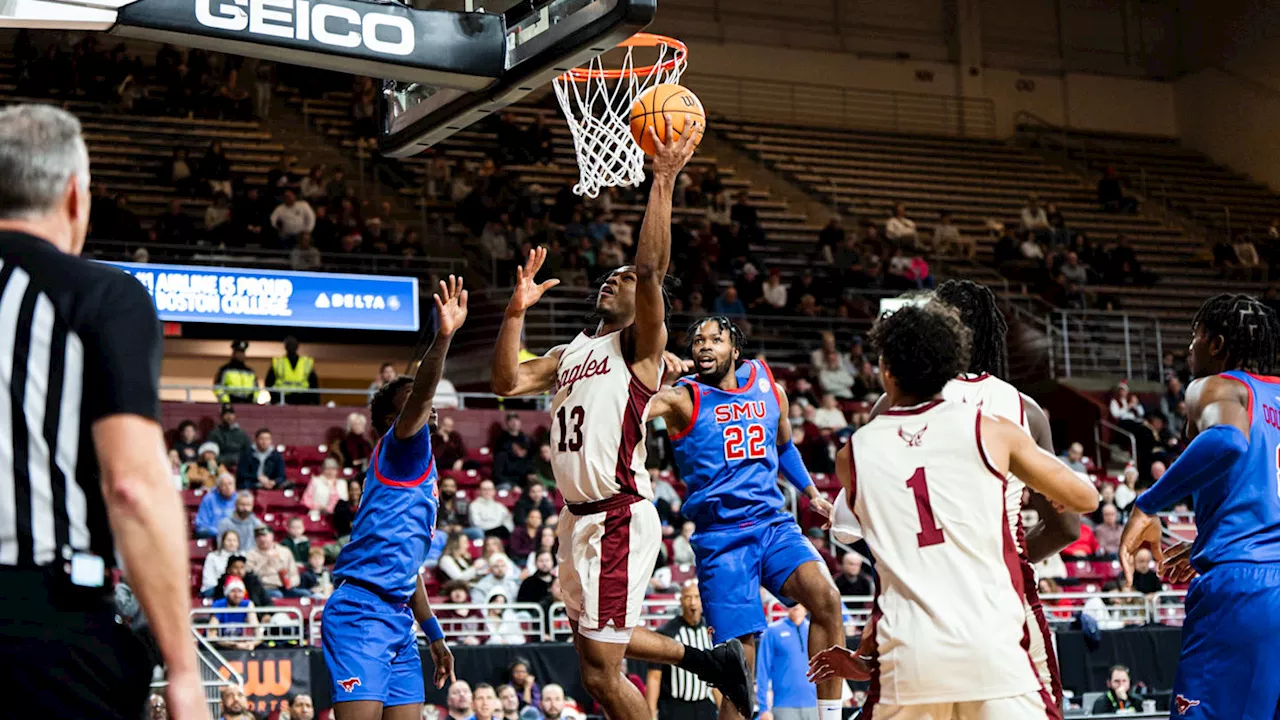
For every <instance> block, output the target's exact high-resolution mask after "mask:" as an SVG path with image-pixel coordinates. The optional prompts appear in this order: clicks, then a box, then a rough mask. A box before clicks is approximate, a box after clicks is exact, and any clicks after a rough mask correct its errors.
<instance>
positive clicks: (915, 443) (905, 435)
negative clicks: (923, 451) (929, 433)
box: [898, 425, 929, 447]
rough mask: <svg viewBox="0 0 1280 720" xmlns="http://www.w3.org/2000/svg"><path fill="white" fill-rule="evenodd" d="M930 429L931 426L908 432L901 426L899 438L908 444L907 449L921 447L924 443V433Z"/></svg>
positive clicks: (899, 427)
mask: <svg viewBox="0 0 1280 720" xmlns="http://www.w3.org/2000/svg"><path fill="white" fill-rule="evenodd" d="M928 429H929V426H928V425H925V426H924V427H922V428H920V429H919V430H917V431H915V432H907V431H906V430H905V429H904V428H903V427H902V426H901V425H899V426H898V437H900V438H902V442H904V443H906V444H907V447H920V444H921V443H923V442H924V431H925V430H928Z"/></svg>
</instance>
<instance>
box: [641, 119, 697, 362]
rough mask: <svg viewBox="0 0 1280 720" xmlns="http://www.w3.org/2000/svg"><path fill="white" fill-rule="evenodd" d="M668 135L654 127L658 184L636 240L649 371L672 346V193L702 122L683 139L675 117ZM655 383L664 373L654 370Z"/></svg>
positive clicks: (643, 346) (643, 339)
mask: <svg viewBox="0 0 1280 720" xmlns="http://www.w3.org/2000/svg"><path fill="white" fill-rule="evenodd" d="M666 128H667V130H666V137H665V138H659V137H658V136H657V134H656V133H655V132H654V130H653V128H650V129H649V134H650V137H651V138H652V140H653V146H654V148H656V151H655V153H654V155H653V186H652V187H651V188H650V189H649V205H648V207H647V208H646V209H645V213H644V223H643V224H641V226H640V242H639V244H637V246H636V322H635V330H634V334H635V335H634V340H635V357H634V359H633V365H640V366H641V367H640V368H636V369H637V370H639V371H641V372H647V369H646V368H645V367H644V366H646V365H650V364H655V365H656V363H657V362H658V360H659V359H660V357H661V355H662V351H663V350H664V349H665V348H666V347H667V310H666V303H665V302H664V300H663V298H662V282H663V279H664V278H665V277H666V276H667V268H668V267H669V266H670V265H671V195H672V193H674V192H675V186H676V177H677V176H678V175H679V174H680V171H681V170H682V169H684V166H685V164H686V163H688V162H689V158H691V157H693V151H694V149H695V148H696V147H697V139H698V138H699V137H700V135H701V128H699V127H698V124H697V123H696V122H695V123H693V125H692V127H690V128H689V129H688V130H687V131H686V132H685V133H684V134H683V135H682V136H681V137H680V138H679V139H673V138H672V135H671V121H670V120H669V119H668V121H667V124H666ZM653 377H654V379H653V380H652V382H653V383H655V384H656V383H658V382H660V381H661V378H659V377H656V375H654V376H653Z"/></svg>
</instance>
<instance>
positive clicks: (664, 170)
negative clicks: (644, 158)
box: [646, 114, 702, 180]
mask: <svg viewBox="0 0 1280 720" xmlns="http://www.w3.org/2000/svg"><path fill="white" fill-rule="evenodd" d="M662 119H663V120H665V121H666V122H665V123H664V125H665V129H664V132H663V135H664V136H663V137H661V138H660V137H658V132H657V131H656V130H654V129H653V125H650V126H649V129H648V130H646V132H648V133H649V139H650V140H651V141H652V142H653V148H654V152H653V174H654V176H655V177H657V176H665V177H668V178H671V179H673V180H674V179H675V177H676V175H678V174H679V173H680V171H681V170H682V169H684V166H685V165H686V164H688V162H689V158H691V157H693V151H694V150H696V149H697V148H698V141H699V140H701V139H702V125H701V124H699V123H698V121H696V120H693V119H689V120H687V121H686V122H685V127H684V132H682V133H681V134H680V137H679V138H674V137H673V136H672V131H671V115H670V114H663V116H662Z"/></svg>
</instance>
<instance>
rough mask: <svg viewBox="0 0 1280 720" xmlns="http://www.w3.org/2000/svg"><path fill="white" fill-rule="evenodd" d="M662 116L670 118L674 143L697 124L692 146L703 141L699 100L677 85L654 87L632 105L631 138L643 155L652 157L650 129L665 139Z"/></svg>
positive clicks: (704, 122)
mask: <svg viewBox="0 0 1280 720" xmlns="http://www.w3.org/2000/svg"><path fill="white" fill-rule="evenodd" d="M664 115H669V116H670V117H671V137H672V139H673V140H674V139H676V138H679V137H680V135H681V134H682V133H683V132H684V129H685V128H686V127H688V125H689V123H691V122H693V121H695V120H696V121H697V122H698V125H700V126H701V127H699V129H698V137H697V138H695V139H694V144H695V145H696V144H697V143H699V142H701V141H702V133H703V131H704V130H706V128H707V113H706V111H705V110H703V109H702V101H701V100H699V99H698V96H697V95H694V94H693V93H692V92H690V91H689V89H688V88H686V87H682V86H680V85H671V84H663V85H655V86H653V87H651V88H649V89H648V90H646V91H644V93H642V94H641V95H640V97H638V98H636V101H635V102H634V103H633V104H632V105H631V137H633V138H635V140H636V143H637V144H638V145H640V149H642V150H644V153H645V154H646V155H653V153H654V147H653V138H652V137H650V136H649V128H653V130H654V132H655V133H657V135H658V138H659V139H661V138H663V137H665V136H666V132H667V123H666V120H665V119H664Z"/></svg>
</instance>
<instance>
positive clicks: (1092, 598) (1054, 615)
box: [1040, 592, 1151, 630]
mask: <svg viewBox="0 0 1280 720" xmlns="http://www.w3.org/2000/svg"><path fill="white" fill-rule="evenodd" d="M1040 602H1041V604H1043V605H1044V615H1045V620H1047V621H1048V622H1049V626H1050V627H1059V628H1061V627H1066V626H1069V625H1070V624H1071V623H1072V622H1074V621H1075V617H1076V614H1077V613H1084V614H1086V615H1089V616H1090V617H1092V618H1093V619H1094V620H1096V621H1097V622H1098V627H1100V628H1101V629H1103V630H1113V629H1115V628H1120V627H1126V626H1129V625H1146V624H1147V623H1149V622H1151V610H1150V608H1149V607H1148V605H1147V598H1146V596H1145V595H1143V594H1142V593H1133V592H1129V593H1117V592H1112V593H1053V594H1045V595H1041V596H1040Z"/></svg>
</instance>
